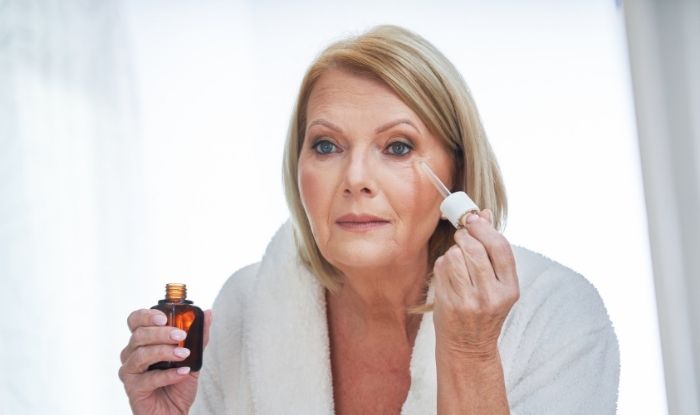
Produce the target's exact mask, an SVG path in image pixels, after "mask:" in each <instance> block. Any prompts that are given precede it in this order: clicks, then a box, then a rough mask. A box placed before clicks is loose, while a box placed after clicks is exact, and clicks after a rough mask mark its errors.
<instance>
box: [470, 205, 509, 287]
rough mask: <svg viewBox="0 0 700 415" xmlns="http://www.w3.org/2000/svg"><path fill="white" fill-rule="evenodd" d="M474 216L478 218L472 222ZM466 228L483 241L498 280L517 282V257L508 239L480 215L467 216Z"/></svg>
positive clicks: (474, 236)
mask: <svg viewBox="0 0 700 415" xmlns="http://www.w3.org/2000/svg"><path fill="white" fill-rule="evenodd" d="M473 217H476V218H477V220H476V221H473V222H471V223H470V222H469V221H470V220H473ZM466 229H467V231H468V232H469V235H471V236H472V237H473V238H475V239H477V240H478V241H479V242H481V244H482V246H483V247H484V249H485V250H486V253H487V254H488V257H489V260H490V263H491V265H492V267H493V271H494V273H495V275H496V277H497V278H498V280H499V281H501V282H503V283H506V284H517V280H518V276H517V271H516V265H515V257H514V255H513V250H512V248H511V246H510V243H509V242H508V240H507V239H506V238H505V237H504V236H503V235H502V234H501V233H500V232H498V231H497V230H496V229H494V228H493V227H492V226H490V224H489V223H488V222H486V220H485V219H483V218H481V217H480V216H476V215H473V216H472V217H470V218H467V227H466Z"/></svg>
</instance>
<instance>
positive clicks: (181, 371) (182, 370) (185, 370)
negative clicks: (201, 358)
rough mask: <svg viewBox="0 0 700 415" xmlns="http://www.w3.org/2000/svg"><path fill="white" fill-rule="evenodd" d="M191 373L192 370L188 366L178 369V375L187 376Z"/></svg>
mask: <svg viewBox="0 0 700 415" xmlns="http://www.w3.org/2000/svg"><path fill="white" fill-rule="evenodd" d="M188 373H190V368H189V367H187V366H182V367H178V368H177V374H178V375H186V374H188Z"/></svg>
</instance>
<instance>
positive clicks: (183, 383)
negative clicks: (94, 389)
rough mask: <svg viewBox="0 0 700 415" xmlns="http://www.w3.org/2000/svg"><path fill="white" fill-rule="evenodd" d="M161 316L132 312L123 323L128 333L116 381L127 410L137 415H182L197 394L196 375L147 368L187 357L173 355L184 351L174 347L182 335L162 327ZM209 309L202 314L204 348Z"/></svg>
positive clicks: (171, 328) (179, 332)
mask: <svg viewBox="0 0 700 415" xmlns="http://www.w3.org/2000/svg"><path fill="white" fill-rule="evenodd" d="M166 320H167V319H166V317H165V314H163V313H162V312H161V311H159V310H152V309H148V310H147V309H142V310H136V311H134V312H133V313H131V314H130V315H129V318H128V319H127V324H128V325H129V330H131V333H132V334H131V338H130V339H129V344H128V345H127V346H126V347H125V348H124V350H122V352H121V361H122V366H121V367H120V368H119V379H121V381H122V382H123V383H124V389H125V390H126V394H127V395H128V396H129V404H130V405H131V410H132V411H133V413H134V414H136V415H141V414H144V415H145V414H149V415H152V414H186V413H187V412H188V411H189V408H190V406H192V403H193V402H194V397H195V395H196V393H197V379H198V378H199V372H195V373H190V371H189V368H186V367H181V368H173V369H166V370H151V371H148V367H149V366H150V365H152V364H153V363H156V362H161V361H181V360H185V358H186V357H187V355H184V356H178V355H177V354H176V353H179V352H181V351H187V349H184V348H179V347H176V346H175V345H176V344H177V343H178V342H179V341H180V340H183V339H184V338H177V335H178V334H179V335H181V336H182V335H184V334H185V332H184V331H182V330H180V329H176V328H175V327H170V326H164V324H165V323H166ZM211 321H212V315H211V310H207V311H205V312H204V346H205V347H206V345H207V343H208V342H209V327H210V326H211Z"/></svg>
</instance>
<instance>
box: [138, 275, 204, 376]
mask: <svg viewBox="0 0 700 415" xmlns="http://www.w3.org/2000/svg"><path fill="white" fill-rule="evenodd" d="M151 308H152V309H156V310H160V311H162V312H163V313H164V314H165V316H166V317H167V318H168V322H167V323H166V326H171V327H177V328H178V329H180V330H183V331H184V332H185V333H187V337H185V340H182V341H180V342H179V343H178V344H177V346H178V347H186V348H188V349H189V350H190V355H189V356H187V358H186V359H185V360H181V361H175V362H158V363H154V364H152V365H151V366H149V367H148V370H153V369H170V368H175V367H182V366H188V367H189V368H190V371H191V372H196V371H198V370H199V369H201V368H202V352H203V351H204V344H203V342H204V313H203V312H202V309H201V308H199V307H197V306H195V305H193V303H192V301H190V300H188V299H187V287H186V286H185V284H174V283H170V284H166V285H165V299H163V300H160V301H158V305H154V306H153V307H151Z"/></svg>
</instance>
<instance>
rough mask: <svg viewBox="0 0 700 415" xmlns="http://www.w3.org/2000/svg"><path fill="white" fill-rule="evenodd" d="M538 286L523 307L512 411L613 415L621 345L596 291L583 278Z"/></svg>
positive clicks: (540, 414)
mask: <svg viewBox="0 0 700 415" xmlns="http://www.w3.org/2000/svg"><path fill="white" fill-rule="evenodd" d="M576 277H580V276H578V275H576ZM560 281H561V280H560ZM542 288H543V289H542V290H541V291H540V292H539V293H536V295H537V294H539V298H540V301H530V304H528V305H527V307H528V308H530V309H531V313H530V316H531V319H530V321H529V322H528V324H527V327H525V330H524V333H525V334H524V335H523V337H522V342H521V343H522V344H521V345H520V348H521V350H528V352H527V353H523V354H519V357H520V358H524V359H527V360H526V361H525V362H519V363H520V364H519V365H521V367H522V368H523V370H522V371H520V372H519V373H518V375H517V378H516V379H514V380H513V384H512V387H511V388H510V389H511V390H510V393H509V394H508V399H509V403H510V407H511V413H512V414H517V415H527V414H538V415H547V414H601V415H604V414H614V413H615V412H616V406H617V393H618V382H619V375H620V356H619V347H618V343H617V337H616V335H615V331H614V329H613V326H612V323H611V322H610V319H609V317H608V314H607V312H606V310H605V306H604V305H603V301H602V300H601V298H600V295H599V294H598V292H597V291H596V289H595V288H594V287H593V286H592V285H591V284H590V283H589V282H588V281H586V280H585V279H583V277H580V278H571V279H567V280H566V281H564V283H563V284H556V287H555V288H553V286H552V284H549V286H548V287H547V286H546V284H545V286H544V287H542ZM521 300H522V298H521Z"/></svg>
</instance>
